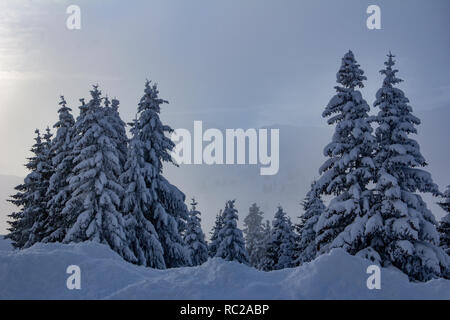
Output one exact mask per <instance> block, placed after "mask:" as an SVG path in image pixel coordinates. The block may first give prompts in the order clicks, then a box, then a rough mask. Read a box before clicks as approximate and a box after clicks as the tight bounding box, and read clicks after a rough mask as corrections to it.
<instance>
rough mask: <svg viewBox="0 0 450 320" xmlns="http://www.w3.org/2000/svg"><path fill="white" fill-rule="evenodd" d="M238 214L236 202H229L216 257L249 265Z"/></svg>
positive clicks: (226, 206) (225, 211) (224, 212)
mask: <svg viewBox="0 0 450 320" xmlns="http://www.w3.org/2000/svg"><path fill="white" fill-rule="evenodd" d="M237 212H238V211H237V210H236V208H235V207H234V200H229V201H227V203H226V205H225V210H224V211H223V223H224V225H223V228H222V229H221V230H220V232H219V238H220V239H221V242H220V244H219V246H218V248H217V252H216V255H215V257H219V258H222V259H224V260H227V261H237V262H239V263H244V264H248V255H247V251H246V250H245V241H244V236H243V234H242V231H241V230H240V229H239V228H238V227H237V220H238V215H237Z"/></svg>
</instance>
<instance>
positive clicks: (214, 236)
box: [208, 210, 224, 257]
mask: <svg viewBox="0 0 450 320" xmlns="http://www.w3.org/2000/svg"><path fill="white" fill-rule="evenodd" d="M223 225H224V223H223V213H222V210H220V212H219V214H218V215H216V221H215V222H214V226H213V228H212V230H211V232H210V234H211V239H210V242H209V245H208V254H209V256H210V257H214V256H215V255H216V253H217V248H218V247H219V245H220V242H221V241H222V239H221V238H220V237H219V235H220V230H222V228H223Z"/></svg>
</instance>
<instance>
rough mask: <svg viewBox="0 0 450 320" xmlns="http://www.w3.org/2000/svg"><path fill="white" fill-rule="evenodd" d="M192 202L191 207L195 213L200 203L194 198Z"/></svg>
mask: <svg viewBox="0 0 450 320" xmlns="http://www.w3.org/2000/svg"><path fill="white" fill-rule="evenodd" d="M191 200H192V202H191V206H192V211H195V210H196V206H197V204H198V202H197V201H195V198H194V197H192V199H191Z"/></svg>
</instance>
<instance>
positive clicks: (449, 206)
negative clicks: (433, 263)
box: [438, 186, 450, 256]
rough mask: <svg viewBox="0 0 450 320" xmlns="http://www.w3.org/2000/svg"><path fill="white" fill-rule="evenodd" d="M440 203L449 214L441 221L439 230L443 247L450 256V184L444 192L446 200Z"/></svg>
mask: <svg viewBox="0 0 450 320" xmlns="http://www.w3.org/2000/svg"><path fill="white" fill-rule="evenodd" d="M439 205H440V206H441V208H442V209H444V210H445V211H446V212H447V214H446V215H445V216H444V217H442V219H441V221H440V222H439V226H438V232H439V237H440V246H441V248H442V249H443V250H444V251H445V252H446V253H447V255H449V256H450V186H448V187H447V190H446V191H445V193H444V200H443V201H442V202H439Z"/></svg>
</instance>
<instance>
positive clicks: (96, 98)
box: [90, 84, 102, 100]
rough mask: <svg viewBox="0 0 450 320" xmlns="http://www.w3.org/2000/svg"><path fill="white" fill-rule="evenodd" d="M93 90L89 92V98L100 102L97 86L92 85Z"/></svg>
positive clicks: (100, 93) (99, 92)
mask: <svg viewBox="0 0 450 320" xmlns="http://www.w3.org/2000/svg"><path fill="white" fill-rule="evenodd" d="M92 88H93V90H91V91H90V92H91V96H92V99H93V100H100V96H101V95H102V92H101V91H100V90H99V89H98V84H94V85H92Z"/></svg>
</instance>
